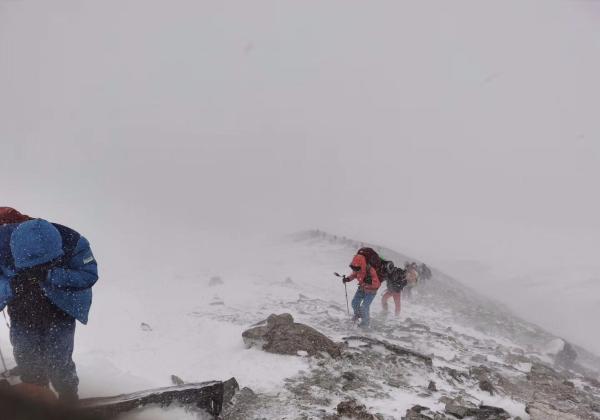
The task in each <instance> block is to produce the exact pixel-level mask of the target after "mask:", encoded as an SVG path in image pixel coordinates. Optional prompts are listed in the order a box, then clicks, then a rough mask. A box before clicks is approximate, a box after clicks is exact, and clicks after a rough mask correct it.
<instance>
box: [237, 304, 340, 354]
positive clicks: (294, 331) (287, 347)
mask: <svg viewBox="0 0 600 420" xmlns="http://www.w3.org/2000/svg"><path fill="white" fill-rule="evenodd" d="M242 338H243V340H244V343H245V344H246V345H247V346H248V347H252V346H260V347H261V348H262V349H263V350H264V351H267V352H269V353H277V354H288V355H303V354H306V355H309V356H318V355H322V354H324V353H325V354H328V355H330V356H331V357H335V358H337V357H340V356H341V348H340V345H339V344H336V343H335V342H333V341H332V340H331V339H329V338H328V337H326V336H325V335H323V334H321V333H320V332H319V331H317V330H315V329H314V328H312V327H309V326H308V325H304V324H300V323H297V322H294V318H293V317H292V316H291V315H290V314H281V315H270V316H269V317H268V318H267V319H266V320H265V321H263V322H261V323H259V324H257V325H256V326H254V327H253V328H250V329H249V330H246V331H244V332H243V333H242Z"/></svg>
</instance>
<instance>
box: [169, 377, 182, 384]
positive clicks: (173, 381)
mask: <svg viewBox="0 0 600 420" xmlns="http://www.w3.org/2000/svg"><path fill="white" fill-rule="evenodd" d="M171 382H172V383H173V385H184V384H185V382H184V381H183V379H181V378H180V377H179V376H177V375H171Z"/></svg>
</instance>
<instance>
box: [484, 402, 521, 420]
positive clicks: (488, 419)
mask: <svg viewBox="0 0 600 420" xmlns="http://www.w3.org/2000/svg"><path fill="white" fill-rule="evenodd" d="M476 416H477V417H476V418H477V420H508V419H509V418H511V417H512V416H511V415H510V414H508V412H507V411H506V410H505V409H503V408H500V407H492V406H489V405H480V406H479V410H478V411H477V414H476Z"/></svg>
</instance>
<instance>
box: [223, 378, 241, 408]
mask: <svg viewBox="0 0 600 420" xmlns="http://www.w3.org/2000/svg"><path fill="white" fill-rule="evenodd" d="M239 390H240V385H239V384H238V381H237V380H236V379H235V378H231V379H228V380H227V381H225V382H223V404H227V403H229V402H230V401H231V400H232V399H233V397H234V395H235V394H236V393H237V392H238V391H239Z"/></svg>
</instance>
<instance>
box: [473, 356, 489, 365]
mask: <svg viewBox="0 0 600 420" xmlns="http://www.w3.org/2000/svg"><path fill="white" fill-rule="evenodd" d="M471 360H472V361H474V362H475V363H487V361H488V358H487V356H485V355H483V354H476V355H475V356H471Z"/></svg>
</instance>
